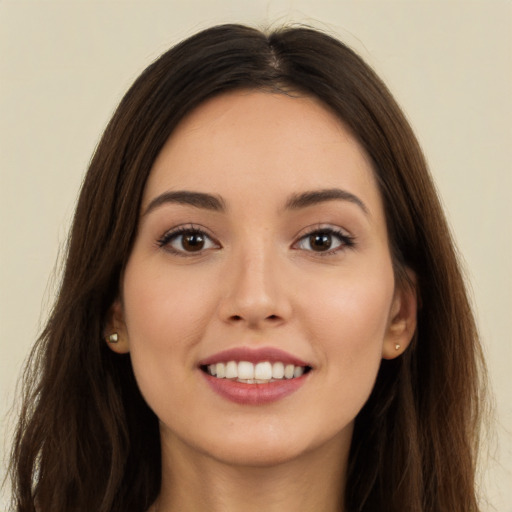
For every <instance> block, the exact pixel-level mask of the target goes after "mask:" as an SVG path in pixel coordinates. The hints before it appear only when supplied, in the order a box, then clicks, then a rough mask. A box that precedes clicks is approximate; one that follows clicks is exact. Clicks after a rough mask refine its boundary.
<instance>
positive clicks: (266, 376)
mask: <svg viewBox="0 0 512 512" xmlns="http://www.w3.org/2000/svg"><path fill="white" fill-rule="evenodd" d="M254 378H255V379H258V380H270V379H271V378H272V365H271V364H270V363H269V362H268V361H265V362H264V363H258V364H257V365H256V367H255V368H254Z"/></svg>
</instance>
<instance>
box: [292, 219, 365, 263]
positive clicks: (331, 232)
mask: <svg viewBox="0 0 512 512" xmlns="http://www.w3.org/2000/svg"><path fill="white" fill-rule="evenodd" d="M314 235H328V236H330V237H334V238H337V239H338V240H339V242H340V244H339V245H338V246H337V247H334V248H333V249H329V250H327V251H313V250H310V251H308V252H311V253H313V254H314V255H315V256H322V257H324V256H332V255H334V254H337V253H338V252H340V251H344V250H346V249H352V248H354V247H355V245H356V238H355V236H353V235H349V234H347V233H346V232H344V231H342V230H341V229H336V228H333V227H322V226H318V227H314V228H310V229H309V230H308V231H307V232H306V233H304V234H303V235H301V236H300V238H299V239H298V241H297V242H295V243H294V244H293V247H294V248H295V247H296V246H297V245H298V244H299V243H301V242H302V241H305V240H307V239H308V238H310V237H312V236H314Z"/></svg>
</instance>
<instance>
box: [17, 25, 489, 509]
mask: <svg viewBox="0 0 512 512" xmlns="http://www.w3.org/2000/svg"><path fill="white" fill-rule="evenodd" d="M480 366H481V353H480V346H479V342H478V338H477V333H476V328H475V323H474V319H473V316H472V313H471V310H470V307H469V304H468V300H467V296H466V293H465V289H464V283H463V280H462V277H461V273H460V270H459V268H458V264H457V260H456V256H455V253H454V249H453V245H452V242H451V238H450V234H449V231H448V228H447V225H446V221H445V219H444V216H443V213H442V209H441V207H440V204H439V201H438V199H437V196H436V193H435V189H434V186H433V184H432V181H431V178H430V176H429V174H428V171H427V169H426V164H425V161H424V159H423V156H422V153H421V150H420V148H419V147H418V144H417V142H416V139H415V137H414V135H413V133H412V131H411V129H410V127H409V125H408V123H407V121H406V120H405V118H404V116H403V114H402V113H401V111H400V109H399V108H398V106H397V105H396V103H395V101H394V100H393V98H392V96H391V95H390V93H389V92H388V90H387V89H386V87H385V86H384V84H383V83H382V82H381V81H380V80H379V78H378V77H376V76H375V74H374V73H373V72H372V71H371V70H370V69H369V68H368V66H367V65H366V64H364V62H362V61H361V59H360V58H359V57H358V56H356V55H355V54H354V53H353V52H352V51H351V50H349V49H348V48H346V47H345V46H344V45H343V44H341V43H340V42H338V41H337V40H335V39H333V38H331V37H329V36H327V35H324V34H322V33H319V32H316V31H314V30H311V29H306V28H292V29H285V30H279V31H276V32H273V33H271V34H268V35H267V34H263V33H261V32H259V31H257V30H254V29H252V28H247V27H243V26H232V25H230V26H220V27H215V28H212V29H209V30H206V31H204V32H201V33H199V34H197V35H196V36H194V37H192V38H190V39H188V40H186V41H184V42H183V43H181V44H180V45H178V46H176V47H175V48H173V49H171V50H169V51H168V52H167V53H166V54H164V55H163V56H162V57H161V58H160V59H158V60H157V61H156V62H155V63H153V64H152V65H151V66H149V67H148V68H147V69H146V70H145V71H144V73H143V74H142V75H141V76H140V77H139V79H138V80H137V81H136V82H135V84H134V85H133V86H132V88H131V89H130V90H129V91H128V93H127V94H126V96H125V97H124V99H123V100H122V102H121V104H120V106H119V107H118V109H117V111H116V113H115V114H114V116H113V118H112V120H111V122H110V123H109V125H108V127H107V129H106V131H105V133H104V135H103V138H102V140H101V142H100V144H99V146H98V148H97V150H96V153H95V155H94V157H93V160H92V162H91V165H90V168H89V171H88V173H87V176H86V178H85V181H84V184H83V187H82V191H81V194H80V198H79V202H78V206H77V210H76V214H75V218H74V223H73V227H72V231H71V236H70V241H69V250H68V256H67V263H66V268H65V272H64V277H63V281H62V286H61V290H60V294H59V296H58V298H57V302H56V304H55V307H54V309H53V312H52V315H51V318H50V320H49V322H48V324H47V326H46V329H45V330H44V332H43V334H42V336H41V338H40V340H39V343H38V345H37V347H36V350H35V352H34V355H33V366H32V367H31V370H30V372H29V373H28V374H27V375H28V377H27V391H26V400H25V405H24V409H23V414H22V416H21V420H20V423H19V428H18V433H17V437H16V442H15V445H14V450H13V459H12V460H13V463H12V474H13V476H14V481H15V501H16V504H15V506H16V508H17V510H19V511H29V510H38V511H43V512H46V511H50V510H51V511H70V510H73V511H79V510H80V511H82V510H83V511H91V510H95V511H96V510H97V511H105V512H106V511H134V512H138V511H140V512H143V511H147V510H150V511H152V512H170V511H174V510H194V511H200V510H223V511H227V510H239V509H241V508H242V506H243V507H244V508H245V509H247V510H270V511H271V510H315V511H334V510H336V511H340V510H342V511H344V512H349V511H375V510H379V511H397V512H398V511H400V512H403V511H405V510H407V511H418V512H419V511H422V512H426V511H430V512H434V511H435V512H439V511H450V512H453V511H461V512H462V511H464V512H467V511H476V510H478V504H477V498H476V495H475V484H474V475H475V457H476V453H475V450H476V447H477V431H478V420H479V404H480V389H481V388H480V385H479V368H480Z"/></svg>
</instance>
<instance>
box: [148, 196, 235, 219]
mask: <svg viewBox="0 0 512 512" xmlns="http://www.w3.org/2000/svg"><path fill="white" fill-rule="evenodd" d="M168 203H175V204H185V205H188V206H194V207H196V208H203V209H205V210H211V211H216V212H222V211H224V210H225V209H226V208H225V205H224V201H223V200H222V198H220V197H217V196H214V195H212V194H205V193H204V192H190V191H188V190H178V191H175V192H164V193H163V194H160V195H159V196H157V197H155V198H154V199H153V200H152V201H151V202H150V203H149V205H148V207H147V208H146V211H145V212H144V213H143V215H147V214H148V213H150V212H151V211H153V210H154V209H155V208H158V207H159V206H162V205H164V204H168Z"/></svg>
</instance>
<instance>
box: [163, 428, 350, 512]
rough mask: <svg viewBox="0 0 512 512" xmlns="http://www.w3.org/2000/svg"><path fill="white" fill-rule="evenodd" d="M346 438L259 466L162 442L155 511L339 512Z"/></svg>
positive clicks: (343, 483)
mask: <svg viewBox="0 0 512 512" xmlns="http://www.w3.org/2000/svg"><path fill="white" fill-rule="evenodd" d="M345 437H346V436H345ZM348 437H349V438H350V436H348ZM349 438H348V439H345V438H343V439H335V440H332V441H329V442H328V443H326V444H325V445H323V446H321V447H318V448H315V449H314V450H311V451H309V452H308V453H305V454H302V455H300V456H298V457H296V458H294V459H292V460H288V461H284V462H281V463H277V464H273V465H259V466H243V465H238V464H237V465H234V464H228V463H226V462H223V461H219V460H215V459H212V458H210V457H208V456H206V455H204V454H201V453H197V452H194V451H193V450H190V448H188V447H186V446H179V443H177V442H176V440H173V441H172V442H168V440H164V439H163V440H162V456H163V457H162V486H161V493H160V496H159V498H158V502H157V508H156V509H157V510H158V512H175V511H178V510H179V511H194V512H202V511H205V512H206V511H208V512H221V511H222V512H235V511H239V510H244V512H256V511H261V510H265V511H266V512H277V511H279V512H282V511H283V510H293V511H294V512H306V511H308V512H310V511H311V510H315V511H317V512H341V511H343V498H344V496H343V491H344V487H345V477H346V467H347V461H348V450H349V445H350V439H349ZM171 455H172V456H171Z"/></svg>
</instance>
